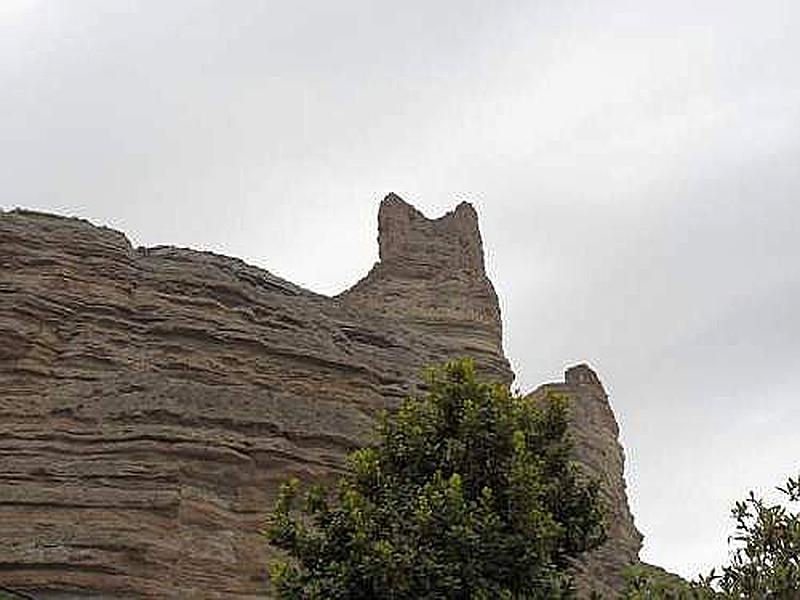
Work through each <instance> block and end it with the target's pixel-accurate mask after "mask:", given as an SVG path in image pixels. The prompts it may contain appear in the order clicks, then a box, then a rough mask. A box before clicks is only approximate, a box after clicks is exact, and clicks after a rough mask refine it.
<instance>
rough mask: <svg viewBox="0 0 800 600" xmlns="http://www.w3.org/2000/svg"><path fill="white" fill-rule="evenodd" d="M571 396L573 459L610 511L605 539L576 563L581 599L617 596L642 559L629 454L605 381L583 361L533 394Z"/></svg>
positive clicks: (607, 515)
mask: <svg viewBox="0 0 800 600" xmlns="http://www.w3.org/2000/svg"><path fill="white" fill-rule="evenodd" d="M550 393H555V394H560V395H564V396H566V397H568V398H569V400H570V434H571V436H572V441H573V445H574V452H575V459H576V460H577V461H578V462H579V463H581V465H583V467H584V468H585V472H586V473H587V474H588V475H590V476H591V477H594V478H596V479H597V480H598V481H599V482H600V499H601V501H602V503H603V506H604V508H605V510H606V533H607V535H608V539H607V540H606V542H605V543H604V544H603V545H602V546H600V547H599V548H597V549H596V550H594V551H592V552H590V553H589V554H588V555H587V556H585V557H584V558H582V559H581V560H580V561H578V562H577V563H576V565H575V580H576V583H577V587H578V591H579V594H580V597H581V598H584V597H586V598H588V597H589V594H590V592H592V591H595V592H598V593H601V594H602V595H603V596H602V597H604V598H616V597H617V596H618V595H619V593H620V592H621V591H622V590H623V588H624V587H625V582H624V579H623V577H622V570H623V569H624V568H625V567H626V566H628V565H632V564H635V563H638V562H639V550H640V549H641V547H642V534H641V533H639V531H638V530H637V529H636V526H635V525H634V522H633V515H631V511H630V508H629V507H628V496H627V494H626V492H625V477H624V470H625V456H624V453H623V451H622V446H621V445H620V443H619V426H618V425H617V420H616V418H615V417H614V412H613V411H612V410H611V405H610V404H609V403H608V395H607V394H606V391H605V389H604V388H603V384H602V383H600V379H599V378H598V377H597V374H596V373H595V372H594V371H593V370H592V369H591V368H590V367H589V366H588V365H585V364H581V365H577V366H574V367H571V368H569V369H567V371H566V373H565V374H564V382H563V383H548V384H545V385H543V386H541V387H539V388H537V389H536V390H535V391H534V392H532V393H531V394H529V396H528V397H529V398H534V399H537V400H538V399H542V398H544V397H545V396H546V395H547V394H550Z"/></svg>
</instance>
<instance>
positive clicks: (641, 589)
mask: <svg viewBox="0 0 800 600" xmlns="http://www.w3.org/2000/svg"><path fill="white" fill-rule="evenodd" d="M777 489H778V491H779V492H781V493H782V494H783V495H784V496H785V498H786V500H787V502H788V503H792V502H800V477H798V478H796V479H792V478H789V479H788V480H787V482H786V485H784V486H783V487H779V488H777ZM732 516H733V519H734V521H735V523H736V528H735V532H734V534H733V535H732V536H731V537H730V538H729V543H731V544H732V550H731V562H730V564H729V565H727V566H724V567H722V569H721V570H720V572H719V573H717V572H716V571H712V572H711V573H710V574H709V575H708V576H706V577H700V578H699V579H698V580H697V581H695V582H692V583H687V582H675V581H671V582H666V581H665V580H664V579H663V578H659V577H654V576H653V574H652V572H649V573H646V572H638V573H636V572H634V573H633V576H632V577H631V578H630V580H629V582H630V584H629V588H628V593H627V595H626V596H625V597H626V599H628V600H644V599H649V598H674V599H676V600H705V599H707V598H717V599H720V600H733V599H737V600H738V599H748V600H767V599H769V600H797V599H798V598H800V513H797V512H791V511H790V510H789V509H788V507H787V506H786V505H784V504H780V503H779V504H768V503H767V502H766V501H765V500H763V499H762V498H758V497H756V495H755V494H754V493H753V492H750V494H749V496H748V497H747V498H746V499H745V500H743V501H740V502H737V503H736V505H735V506H734V507H733V510H732Z"/></svg>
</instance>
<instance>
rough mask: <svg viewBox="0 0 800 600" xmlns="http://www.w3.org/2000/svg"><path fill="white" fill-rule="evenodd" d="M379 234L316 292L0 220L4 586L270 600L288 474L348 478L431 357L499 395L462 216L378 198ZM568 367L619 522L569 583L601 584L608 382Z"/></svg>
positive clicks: (617, 492) (478, 256)
mask: <svg viewBox="0 0 800 600" xmlns="http://www.w3.org/2000/svg"><path fill="white" fill-rule="evenodd" d="M379 225H380V236H379V244H380V262H378V263H377V264H376V265H375V267H374V268H373V269H372V270H371V271H370V273H369V275H367V277H366V278H364V279H363V280H362V281H360V282H359V283H358V284H356V285H355V286H354V287H353V288H352V289H350V290H348V291H347V292H345V293H343V294H341V295H340V296H338V297H335V298H329V297H325V296H321V295H318V294H314V293H312V292H310V291H307V290H304V289H302V288H300V287H298V286H296V285H293V284H291V283H289V282H287V281H284V280H282V279H280V278H278V277H275V276H274V275H272V274H270V273H268V272H267V271H264V270H261V269H257V268H255V267H252V266H248V265H246V264H244V263H243V262H241V261H239V260H235V259H231V258H226V257H223V256H218V255H215V254H211V253H208V252H197V251H192V250H185V249H177V248H171V247H156V248H138V249H134V248H132V247H131V245H130V243H129V242H128V240H127V239H126V238H125V236H124V235H122V234H121V233H119V232H116V231H113V230H110V229H106V228H102V227H95V226H93V225H91V224H90V223H88V222H86V221H81V220H76V219H66V218H62V217H55V216H51V215H44V214H39V213H33V212H28V211H13V212H10V213H2V214H0V434H1V435H0V445H1V446H2V448H1V451H2V469H0V539H2V540H3V543H2V544H0V584H2V585H5V586H7V587H11V588H15V589H18V590H22V591H26V592H28V593H32V594H35V596H36V597H37V598H43V599H46V598H59V599H63V598H83V597H87V596H92V595H95V596H97V595H99V596H104V597H116V598H128V597H129V598H172V597H176V598H182V597H185V598H190V597H191V598H194V597H204V598H250V597H256V596H257V595H263V593H264V590H265V589H266V583H265V580H266V566H267V561H268V558H269V550H268V548H267V547H266V546H265V543H264V540H263V538H262V536H261V535H260V534H259V529H260V527H261V525H262V522H263V521H262V520H263V517H264V514H265V512H266V511H267V510H268V509H269V508H270V507H271V506H272V504H273V500H274V497H275V493H276V489H277V485H278V483H279V482H280V481H282V480H284V479H285V478H287V477H289V476H293V475H294V476H299V477H301V478H306V479H309V478H323V479H324V478H327V477H331V476H332V475H334V474H335V473H337V472H338V471H340V470H341V468H342V457H343V456H344V453H345V452H346V451H347V450H349V449H350V448H352V447H354V446H355V445H357V444H359V443H361V442H363V441H364V439H365V435H366V432H367V431H368V430H369V428H370V426H371V424H372V423H373V418H374V415H375V413H376V411H378V410H380V409H382V408H386V407H391V406H394V405H395V404H396V403H397V401H398V400H399V399H401V398H402V397H404V396H406V395H408V394H413V393H415V392H416V391H417V390H418V389H419V386H420V375H421V373H422V371H423V369H424V367H426V366H428V365H431V364H435V363H438V362H441V361H442V360H445V359H448V358H453V357H457V356H464V355H466V356H471V357H473V358H474V359H475V360H476V363H477V365H478V368H479V370H480V371H481V372H483V374H484V375H486V376H489V377H492V378H494V379H498V380H501V381H504V382H506V383H510V382H511V380H512V377H513V375H512V373H511V370H510V368H509V365H508V361H507V360H506V358H505V356H504V355H503V351H502V345H501V339H502V338H501V327H500V315H499V309H498V304H497V298H496V296H495V292H494V289H493V287H492V285H491V283H490V282H489V280H488V279H487V278H486V275H485V272H484V268H483V250H482V246H481V239H480V234H479V231H478V224H477V216H476V214H475V211H474V210H473V209H472V207H471V206H469V205H467V204H462V205H460V206H459V207H458V208H457V209H456V210H455V211H453V212H452V213H449V214H447V215H445V216H444V217H442V218H440V219H435V220H429V219H426V218H425V217H424V216H422V215H421V214H420V213H419V212H417V211H416V210H415V209H414V208H413V207H411V206H409V205H408V204H406V203H405V202H403V201H402V200H400V199H399V198H398V197H396V196H389V197H387V198H386V199H385V200H384V202H383V203H382V205H381V210H380V214H379ZM583 372H584V371H580V373H583ZM570 373H573V372H572V371H569V372H568V376H567V382H566V383H565V384H560V387H564V386H565V387H564V390H565V391H567V392H568V393H570V394H572V395H573V396H574V398H575V399H576V411H575V417H576V437H577V439H578V442H579V448H580V450H579V452H581V453H582V454H580V455H579V458H581V459H582V460H584V462H586V463H587V464H588V465H589V466H590V467H592V468H593V469H595V472H596V473H598V474H600V475H602V476H604V477H606V476H607V478H606V479H604V483H605V485H606V490H607V491H606V498H607V501H608V502H609V503H610V505H611V506H612V507H614V510H615V511H616V512H615V513H614V515H615V516H614V518H615V519H616V518H617V516H619V523H620V527H619V528H616V527H615V528H612V539H611V540H610V541H609V543H608V545H607V548H608V550H607V551H605V550H604V549H602V550H600V551H598V554H597V558H596V560H595V562H593V563H592V562H589V563H587V566H586V567H585V568H584V567H579V569H583V570H582V571H580V572H581V573H582V574H583V573H585V575H586V577H593V578H595V579H596V580H597V581H607V583H608V585H611V586H613V585H615V582H616V579H615V577H616V573H617V572H618V570H619V567H620V565H622V564H626V563H629V562H631V561H634V560H635V559H636V553H637V551H638V539H639V538H638V537H637V536H638V534H637V533H636V531H635V529H634V528H633V524H632V521H631V519H630V514H629V512H628V509H627V502H626V498H625V491H624V483H623V481H622V478H621V475H622V462H621V460H622V457H621V452H620V449H619V446H618V444H617V442H616V424H615V422H614V417H613V414H612V413H611V412H610V409H609V408H608V404H607V403H606V400H605V394H604V393H603V392H602V386H599V383H597V382H596V381H595V382H594V383H591V384H585V383H582V382H579V381H572V379H573V377H572V375H570ZM575 373H578V372H577V371H576V372H575ZM578 379H580V377H578ZM582 422H585V423H584V424H581V423H582ZM604 461H607V462H604ZM608 461H610V462H608ZM615 522H616V521H615ZM617 542H619V543H617Z"/></svg>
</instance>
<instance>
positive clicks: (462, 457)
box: [266, 361, 604, 600]
mask: <svg viewBox="0 0 800 600" xmlns="http://www.w3.org/2000/svg"><path fill="white" fill-rule="evenodd" d="M428 384H429V392H428V394H427V395H426V396H424V397H422V398H410V399H408V400H406V401H405V402H404V403H403V404H402V406H401V407H400V408H399V410H398V411H397V412H395V413H394V414H392V415H389V416H384V417H383V418H382V420H381V422H380V425H379V428H378V432H377V433H378V435H377V443H376V444H375V445H374V446H371V447H367V448H362V449H359V450H357V451H355V452H354V453H352V454H351V455H350V456H349V460H348V465H349V471H348V473H347V474H346V475H345V476H343V477H342V478H341V479H340V481H339V484H338V487H337V488H336V489H335V490H326V489H324V488H322V487H320V486H314V487H312V488H311V489H310V490H309V491H308V492H307V493H305V494H304V499H303V501H302V502H301V501H300V493H299V492H300V489H299V482H298V481H297V480H293V481H290V482H288V483H286V484H284V486H283V487H282V489H281V493H280V497H279V500H278V502H277V504H276V507H275V510H274V512H273V513H272V514H271V516H270V518H269V520H268V524H267V528H266V534H267V537H268V539H269V541H270V542H271V543H272V544H273V545H275V546H277V547H278V548H281V549H283V550H284V551H285V552H286V553H287V555H288V556H287V559H286V560H283V561H279V562H277V563H275V564H274V565H273V566H272V569H271V579H272V582H273V584H274V586H275V588H276V590H277V592H278V595H279V597H281V598H291V599H301V598H302V599H317V598H319V599H323V598H324V599H326V600H327V599H343V600H344V599H346V600H351V599H353V600H354V599H364V600H367V599H375V598H385V599H396V600H400V599H411V598H413V599H426V598H427V599H433V598H474V599H489V598H491V599H494V598H500V599H502V598H507V599H511V598H514V599H537V598H542V599H544V598H547V599H555V598H567V597H570V595H571V593H572V592H571V581H570V578H569V576H568V575H567V574H566V572H565V571H566V568H567V566H568V559H570V558H571V557H575V556H577V555H579V554H580V553H582V552H584V551H586V550H588V549H591V548H593V547H596V546H597V545H599V544H600V543H601V542H602V541H603V539H604V531H603V525H602V517H601V513H600V509H599V505H598V500H597V484H596V483H595V482H592V481H589V480H587V479H586V478H585V477H583V476H582V474H581V473H580V472H579V470H578V468H577V467H576V466H575V465H574V464H573V463H572V462H571V460H570V445H569V441H568V438H567V404H566V401H565V400H564V399H563V398H558V397H550V398H548V399H547V400H546V401H544V402H542V403H541V404H539V405H535V404H534V403H532V402H531V401H529V400H526V399H524V398H522V397H519V396H516V395H512V394H511V393H510V392H509V391H508V389H507V388H506V387H504V386H501V385H498V384H487V383H482V382H479V381H478V380H477V379H476V376H475V372H474V368H473V365H472V363H471V362H469V361H459V362H454V363H448V364H447V365H445V366H444V367H443V368H442V369H439V370H433V371H431V373H430V375H429V379H428Z"/></svg>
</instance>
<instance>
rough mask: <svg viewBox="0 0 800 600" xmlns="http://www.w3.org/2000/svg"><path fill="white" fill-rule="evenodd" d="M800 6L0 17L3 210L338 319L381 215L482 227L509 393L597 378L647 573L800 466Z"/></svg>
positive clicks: (239, 5)
mask: <svg viewBox="0 0 800 600" xmlns="http://www.w3.org/2000/svg"><path fill="white" fill-rule="evenodd" d="M798 24H800V5H798V4H797V3H796V2H791V1H785V2H780V1H777V0H768V1H765V2H759V3H752V2H744V1H736V2H731V1H725V2H723V1H717V2H715V1H705V2H688V1H686V0H679V1H677V2H670V3H661V2H649V1H648V2H641V1H637V2H633V1H628V2H626V1H622V0H614V1H612V2H604V3H560V2H537V3H530V2H513V1H501V2H494V3H491V5H489V4H487V3H483V2H480V3H479V2H469V1H466V2H465V1H464V0H460V1H458V2H456V1H453V0H443V1H440V2H435V3H431V2H415V1H411V2H404V3H401V4H397V3H389V2H374V1H369V2H368V1H366V0H361V1H359V0H346V1H342V2H337V3H325V2H311V1H308V0H305V1H303V0H301V1H298V2H292V3H286V2H255V1H252V2H247V1H241V2H236V3H229V2H228V3H225V2H218V1H210V0H206V1H203V2H189V1H188V0H187V1H183V0H173V1H171V2H167V3H163V2H148V1H144V0H142V1H140V2H135V1H129V2H114V3H109V2H105V1H99V0H97V1H88V0H87V1H75V2H69V3H65V2H57V1H55V0H51V1H45V0H40V1H36V0H6V1H5V2H3V3H2V8H0V89H2V90H3V92H2V94H0V134H1V135H0V161H2V164H3V169H0V188H1V189H2V190H3V195H2V199H1V200H0V202H1V203H2V206H4V207H6V208H9V207H11V206H17V205H19V206H26V207H31V208H38V209H43V210H50V211H54V212H59V213H66V214H76V215H80V216H83V217H87V218H91V219H93V220H94V221H96V222H99V223H103V224H108V225H111V226H114V227H117V228H120V229H122V230H124V231H126V232H127V233H128V234H129V235H130V236H131V237H132V238H133V240H134V242H136V243H140V244H146V245H153V244H157V243H171V244H178V245H188V246H194V247H200V248H208V249H213V250H216V251H219V252H224V253H226V254H231V255H236V256H240V257H243V258H245V259H247V260H249V261H251V262H253V263H256V264H258V265H260V266H263V267H265V268H267V269H269V270H271V271H273V272H276V273H277V274H279V275H282V276H285V277H287V278H289V279H291V280H293V281H295V282H297V283H301V284H303V285H306V286H308V287H310V288H312V289H314V290H317V291H321V292H324V293H335V292H337V291H339V290H341V289H343V288H346V287H348V286H349V285H351V284H352V283H353V282H355V281H356V280H357V279H358V278H359V277H360V276H361V275H362V274H363V273H365V272H366V270H367V269H368V268H369V266H370V265H371V263H372V262H373V261H374V260H375V258H376V245H375V242H374V238H375V213H376V210H377V200H378V199H379V198H380V197H381V196H382V195H383V194H385V193H386V192H388V191H395V192H398V193H400V194H401V195H402V196H404V197H405V198H406V199H407V200H409V201H411V202H413V203H415V204H416V205H417V206H419V207H420V208H421V209H422V210H424V211H425V212H426V213H427V214H429V215H432V216H433V215H438V214H441V213H443V212H444V211H445V210H448V209H450V208H452V206H453V205H454V204H455V203H456V202H458V201H460V200H464V199H466V200H469V201H472V202H473V203H474V204H476V206H477V207H478V210H479V213H480V215H481V224H482V229H483V233H484V238H485V246H486V250H487V253H488V265H489V269H490V271H491V275H492V277H493V280H494V281H495V283H496V285H497V287H498V292H499V294H500V297H501V301H502V304H503V311H504V320H505V328H506V347H507V352H508V354H509V356H510V357H511V359H512V361H513V363H514V366H515V369H516V372H517V373H518V385H520V387H522V388H523V389H528V388H530V387H533V386H534V385H536V384H538V383H540V382H542V381H545V380H551V379H554V378H557V377H559V375H560V372H561V370H562V369H563V367H564V366H565V365H567V364H569V363H572V362H576V361H579V360H589V361H591V362H592V363H593V364H594V365H595V366H596V367H597V368H598V370H599V371H600V373H601V375H602V377H603V378H604V380H605V382H606V383H607V386H608V388H609V390H610V392H611V393H612V401H613V403H614V406H615V408H616V410H617V413H618V417H619V419H620V421H621V424H622V430H623V436H624V441H625V443H626V448H627V455H628V466H629V482H630V487H631V496H632V501H633V506H634V512H635V514H636V516H637V522H638V524H639V526H640V528H641V529H642V530H643V531H644V532H645V534H646V536H647V537H646V541H645V552H644V556H645V558H646V559H648V560H650V561H652V562H655V563H658V564H661V565H663V566H665V567H667V568H672V569H676V570H678V571H680V572H681V573H684V574H687V575H694V574H695V573H696V572H697V571H698V570H699V569H700V568H703V569H706V568H708V567H710V566H712V565H713V564H716V563H719V562H721V561H722V560H724V558H725V538H726V535H727V532H728V531H729V526H730V524H729V522H728V520H727V514H728V507H729V505H730V504H731V502H732V501H733V500H735V499H736V498H739V497H741V496H743V495H744V493H745V492H746V491H747V489H748V488H750V487H756V488H757V489H766V488H767V487H769V486H771V485H773V484H777V483H779V482H780V480H781V479H782V478H783V477H784V476H785V475H787V474H789V472H791V471H792V470H795V471H796V470H797V468H798V459H797V457H798V456H800V436H798V435H797V431H799V430H800V411H798V409H797V406H798V404H797V399H796V395H795V394H796V390H798V389H800V368H798V367H800V342H798V340H800V318H798V316H797V306H798V305H800V284H799V283H798V282H800V262H799V261H798V260H797V257H798V256H800V241H799V239H798V236H797V228H798V223H800V201H798V190H800V169H798V166H797V165H799V164H800V135H799V134H800V70H798V69H797V68H796V65H795V62H796V57H797V55H798V52H799V51H800V42H798V41H797V39H798V38H797V36H796V35H793V33H794V32H796V29H797V25H798Z"/></svg>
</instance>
